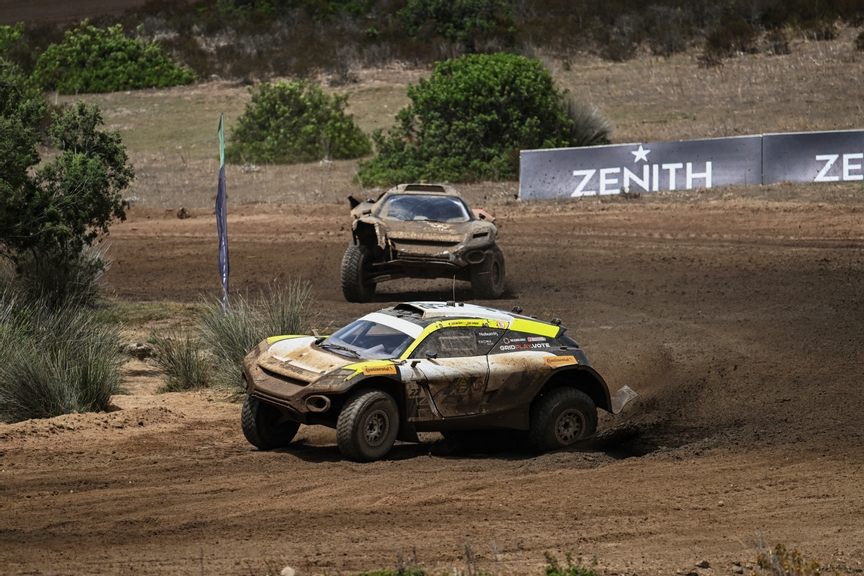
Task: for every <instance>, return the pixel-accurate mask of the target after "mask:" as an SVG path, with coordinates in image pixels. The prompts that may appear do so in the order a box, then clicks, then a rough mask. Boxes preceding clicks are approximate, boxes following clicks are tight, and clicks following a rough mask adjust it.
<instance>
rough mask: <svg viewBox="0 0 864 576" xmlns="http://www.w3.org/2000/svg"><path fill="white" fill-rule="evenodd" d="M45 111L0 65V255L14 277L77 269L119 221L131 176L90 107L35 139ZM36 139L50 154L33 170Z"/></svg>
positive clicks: (114, 138)
mask: <svg viewBox="0 0 864 576" xmlns="http://www.w3.org/2000/svg"><path fill="white" fill-rule="evenodd" d="M44 111H45V102H44V100H43V99H42V97H41V95H39V94H38V93H35V92H33V91H31V90H28V89H27V88H26V84H25V81H24V79H23V78H22V77H21V76H20V75H19V74H18V72H17V70H16V69H15V68H14V66H12V65H11V64H9V63H8V62H6V61H4V60H2V59H0V255H2V256H5V257H6V258H8V259H9V260H11V261H12V262H13V263H14V264H15V265H16V269H17V270H18V272H19V274H24V273H26V272H27V270H28V269H32V268H33V266H36V267H37V268H39V267H42V268H43V269H44V265H45V264H46V263H48V264H50V266H49V267H50V268H51V269H53V270H54V271H55V273H56V275H58V276H59V275H62V272H63V269H64V267H66V268H68V267H70V266H71V267H75V266H78V265H80V264H81V262H82V259H81V256H82V252H83V250H84V249H85V248H86V247H89V246H91V245H93V243H94V242H95V241H96V240H97V239H99V238H100V237H102V236H104V235H106V234H107V233H108V227H109V225H110V224H111V222H112V221H113V220H114V219H119V220H124V219H125V218H126V211H125V210H126V208H127V207H128V203H127V202H126V201H125V200H123V197H122V195H121V192H122V191H123V190H124V189H125V188H126V187H128V186H129V184H130V183H131V181H132V179H133V178H134V176H135V173H134V170H133V168H132V166H131V165H129V163H128V157H127V155H126V150H125V147H124V146H123V144H122V143H121V141H120V136H119V134H118V133H117V132H103V131H101V130H100V129H99V127H100V126H101V125H102V124H103V121H102V115H101V113H100V112H99V109H98V108H97V107H96V106H87V105H86V104H85V103H83V102H78V103H77V104H76V105H75V106H74V107H72V108H70V109H68V110H66V111H64V112H62V113H60V114H54V115H53V117H52V119H51V123H50V126H49V129H48V132H47V134H45V135H42V134H40V133H39V131H38V129H37V127H38V125H39V122H40V121H41V120H42V117H43V114H44ZM43 136H44V137H45V138H46V141H47V143H48V144H49V145H51V146H52V147H54V148H55V149H56V151H57V154H56V156H55V157H54V158H53V159H52V160H50V161H47V162H44V163H42V164H41V165H39V162H40V158H39V154H38V152H37V148H36V146H37V144H39V143H40V142H41V141H42V138H43ZM85 260H87V261H88V262H90V264H88V266H91V267H92V266H94V261H93V259H92V258H90V259H85ZM100 266H101V260H99V261H98V265H96V267H97V268H98V267H100Z"/></svg>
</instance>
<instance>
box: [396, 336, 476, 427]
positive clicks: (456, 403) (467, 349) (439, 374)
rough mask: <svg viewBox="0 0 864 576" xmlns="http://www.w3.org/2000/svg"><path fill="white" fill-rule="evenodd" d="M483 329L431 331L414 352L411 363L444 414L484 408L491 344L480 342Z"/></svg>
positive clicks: (452, 415) (459, 413)
mask: <svg viewBox="0 0 864 576" xmlns="http://www.w3.org/2000/svg"><path fill="white" fill-rule="evenodd" d="M481 331H482V330H480V329H477V328H472V327H449V328H441V329H439V330H436V331H435V332H432V333H431V334H429V335H428V336H427V337H426V338H425V339H424V340H423V342H421V343H420V344H419V345H418V346H417V348H416V349H415V350H414V352H413V353H412V354H411V360H410V364H411V366H412V368H413V369H414V370H416V373H418V374H419V375H420V377H421V382H420V383H421V384H422V386H423V387H425V388H426V390H427V391H428V394H429V398H430V399H431V401H432V404H433V406H434V409H433V410H434V411H436V412H437V413H438V415H439V416H440V417H443V418H452V417H457V416H469V415H471V414H476V413H478V412H479V411H480V402H481V400H482V399H483V393H484V391H485V389H486V380H487V378H488V374H489V364H488V361H487V357H486V352H487V351H488V346H484V345H483V344H479V345H478V340H488V338H485V339H484V338H483V337H481V336H479V334H480V332H481Z"/></svg>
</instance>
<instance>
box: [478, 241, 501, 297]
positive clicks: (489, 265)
mask: <svg viewBox="0 0 864 576" xmlns="http://www.w3.org/2000/svg"><path fill="white" fill-rule="evenodd" d="M504 281H505V274H504V254H502V253H501V250H500V249H499V248H498V246H492V248H491V249H490V250H489V252H487V253H486V258H485V259H484V260H483V262H481V263H480V264H474V265H473V266H471V289H472V290H473V291H474V296H476V297H477V298H486V299H491V298H500V297H501V296H502V295H503V294H504Z"/></svg>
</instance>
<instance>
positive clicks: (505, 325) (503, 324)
mask: <svg viewBox="0 0 864 576" xmlns="http://www.w3.org/2000/svg"><path fill="white" fill-rule="evenodd" d="M495 323H496V324H497V326H498V328H507V322H504V321H503V320H496V321H495Z"/></svg>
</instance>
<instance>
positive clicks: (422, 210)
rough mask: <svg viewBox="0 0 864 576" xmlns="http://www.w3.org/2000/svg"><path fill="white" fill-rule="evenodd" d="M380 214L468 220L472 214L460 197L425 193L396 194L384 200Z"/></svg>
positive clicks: (413, 218) (443, 220)
mask: <svg viewBox="0 0 864 576" xmlns="http://www.w3.org/2000/svg"><path fill="white" fill-rule="evenodd" d="M378 216H380V217H381V218H384V219H387V220H402V221H409V220H428V221H432V222H468V221H469V220H471V214H470V213H469V212H468V209H467V208H466V206H465V203H464V202H462V200H460V199H459V198H454V197H453V196H433V195H428V196H426V195H424V194H394V195H393V196H390V197H388V198H386V199H385V200H384V204H382V206H381V209H380V210H379V211H378Z"/></svg>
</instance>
